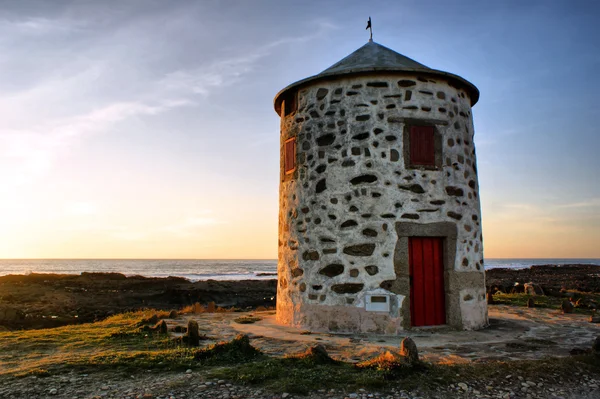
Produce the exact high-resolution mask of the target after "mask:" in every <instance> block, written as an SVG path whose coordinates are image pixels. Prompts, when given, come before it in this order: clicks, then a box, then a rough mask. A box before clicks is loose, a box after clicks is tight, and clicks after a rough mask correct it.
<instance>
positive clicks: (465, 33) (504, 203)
mask: <svg viewBox="0 0 600 399" xmlns="http://www.w3.org/2000/svg"><path fill="white" fill-rule="evenodd" d="M50 3H52V4H50ZM376 4H377V6H376V8H374V6H373V5H372V4H368V3H366V2H359V1H350V2H344V3H343V7H341V6H340V3H338V4H337V5H336V4H334V3H333V2H331V3H329V2H326V3H325V4H324V3H323V2H304V3H302V4H286V3H285V2H280V1H279V2H275V1H257V2H243V1H235V2H228V3H227V5H225V4H223V3H219V2H196V1H181V2H176V3H173V2H163V1H136V0H132V1H124V2H119V3H118V6H115V5H114V4H113V5H109V4H108V3H104V2H81V3H78V2H67V1H57V2H39V3H38V2H35V3H33V2H15V3H12V4H5V5H4V6H3V7H2V10H0V52H1V53H2V54H3V57H2V59H1V60H0V65H1V70H2V73H1V74H0V112H1V114H2V116H1V117H0V182H1V183H2V184H1V185H0V258H28V259H32V258H57V259H60V258H73V259H88V258H90V259H91V258H93V259H100V258H105V259H125V258H135V259H138V258H147V259H274V258H276V257H277V245H278V243H277V215H278V184H279V117H278V116H277V114H276V113H275V111H274V110H273V105H272V101H273V97H274V96H275V94H276V93H277V92H278V91H279V90H280V89H282V88H283V87H285V86H287V85H288V84H290V83H292V82H295V81H297V80H300V79H303V78H306V77H308V76H311V75H314V74H317V73H319V72H320V71H322V70H323V69H325V68H327V67H329V66H330V65H332V64H334V63H335V62H337V61H339V60H340V59H342V58H343V57H345V56H346V55H348V54H349V53H351V52H352V51H354V50H355V49H357V48H358V47H360V46H362V45H363V44H364V43H365V42H366V41H367V40H368V33H365V30H364V25H365V23H366V20H367V18H368V16H369V15H370V16H371V17H372V19H373V33H374V40H375V41H376V42H378V43H381V44H382V45H384V46H386V47H389V48H391V49H393V50H395V51H398V52H400V53H402V54H404V55H406V56H408V57H410V58H413V59H415V60H417V61H419V62H421V63H423V64H425V65H427V66H429V67H432V68H435V69H439V70H444V71H449V72H451V73H455V74H457V75H460V76H463V77H464V78H466V79H468V80H469V81H471V82H473V83H474V84H475V85H476V86H477V87H478V88H479V90H480V91H481V99H480V101H479V102H478V103H477V104H476V105H475V106H474V107H473V115H474V122H475V144H476V147H477V158H478V169H479V184H480V194H481V200H482V211H483V217H482V222H483V238H484V241H483V242H484V254H485V257H486V258H600V177H599V176H598V173H599V172H600V156H598V150H599V148H600V134H598V133H599V132H598V127H597V121H596V119H597V118H596V116H597V114H598V110H597V105H596V104H597V100H596V98H595V95H596V94H597V93H598V89H599V88H600V78H599V76H598V73H597V70H598V67H600V55H599V54H600V40H598V37H600V32H599V30H598V27H597V22H596V20H595V16H597V15H598V11H599V10H600V6H598V5H597V4H595V3H592V2H582V3H576V4H570V3H569V2H567V1H552V2H546V1H539V2H528V4H521V3H519V2H506V3H502V4H489V3H486V4H482V3H481V2H475V1H472V2H466V1H465V2H461V3H459V4H458V5H457V4H454V5H450V4H447V3H446V2H433V1H432V2H428V3H427V4H424V3H422V2H415V1H390V2H377V3H376ZM432 9H435V12H432ZM316 10H318V13H317V12H316ZM450 21H452V22H450Z"/></svg>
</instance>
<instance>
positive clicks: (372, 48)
mask: <svg viewBox="0 0 600 399" xmlns="http://www.w3.org/2000/svg"><path fill="white" fill-rule="evenodd" d="M363 68H369V69H373V68H383V69H394V70H397V69H410V70H411V71H412V70H415V69H430V68H428V67H426V66H425V65H423V64H420V63H418V62H417V61H415V60H413V59H410V58H408V57H406V56H404V55H402V54H399V53H397V52H395V51H394V50H390V49H389V48H387V47H385V46H382V45H381V44H379V43H375V42H373V41H369V42H368V43H367V44H365V45H364V46H362V47H361V48H359V49H358V50H356V51H355V52H353V53H352V54H350V55H349V56H347V57H346V58H344V59H342V60H341V61H339V62H336V63H335V64H333V65H332V66H330V67H329V68H327V69H326V70H324V71H323V72H321V73H320V74H319V75H329V74H335V73H346V72H348V71H353V70H357V69H363ZM319 75H317V76H319Z"/></svg>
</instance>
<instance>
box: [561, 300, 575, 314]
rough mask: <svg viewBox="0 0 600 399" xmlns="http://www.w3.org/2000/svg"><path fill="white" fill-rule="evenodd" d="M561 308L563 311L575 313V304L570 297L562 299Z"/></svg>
mask: <svg viewBox="0 0 600 399" xmlns="http://www.w3.org/2000/svg"><path fill="white" fill-rule="evenodd" d="M560 308H561V309H562V312H563V313H573V304H572V303H571V301H570V300H568V299H565V300H563V301H562V303H561V305H560Z"/></svg>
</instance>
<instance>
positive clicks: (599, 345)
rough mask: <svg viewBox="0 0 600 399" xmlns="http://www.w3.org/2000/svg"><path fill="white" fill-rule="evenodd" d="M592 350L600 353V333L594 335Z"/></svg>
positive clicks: (597, 353)
mask: <svg viewBox="0 0 600 399" xmlns="http://www.w3.org/2000/svg"><path fill="white" fill-rule="evenodd" d="M592 352H594V353H595V354H596V355H600V335H599V336H597V337H596V339H595V340H594V343H593V344H592Z"/></svg>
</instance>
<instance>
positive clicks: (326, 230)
mask: <svg viewBox="0 0 600 399" xmlns="http://www.w3.org/2000/svg"><path fill="white" fill-rule="evenodd" d="M478 98H479V91H478V90H477V88H476V87H475V86H474V85H473V84H471V83H470V82H468V81H466V80H465V79H463V78H461V77H460V76H457V75H454V74H451V73H448V72H442V71H438V70H435V69H431V68H428V67H426V66H425V65H422V64H420V63H418V62H416V61H414V60H412V59H410V58H408V57H405V56H403V55H401V54H398V53H396V52H394V51H392V50H390V49H388V48H386V47H384V46H381V45H379V44H377V43H375V42H373V41H369V42H368V43H367V44H365V45H364V46H362V47H361V48H359V49H358V50H356V51H355V52H354V53H352V54H350V55H349V56H347V57H346V58H344V59H343V60H341V61H339V62H338V63H336V64H334V65H333V66H331V67H330V68H328V69H326V70H324V71H323V72H321V73H320V74H318V75H315V76H312V77H309V78H307V79H303V80H300V81H298V82H296V83H293V84H291V85H289V86H288V87H286V88H285V89H283V90H281V91H280V92H279V93H278V94H277V96H276V97H275V110H276V112H277V113H278V114H279V115H280V116H281V173H280V190H279V261H278V274H279V284H278V290H277V320H278V322H280V323H283V324H288V325H292V326H297V327H301V328H306V329H311V330H321V331H355V332H374V333H386V334H396V333H398V332H399V331H401V330H403V329H407V328H413V327H419V326H429V325H448V326H451V327H454V328H459V329H476V328H481V327H483V326H485V325H486V324H487V305H486V301H485V280H484V269H483V245H482V234H481V212H480V205H479V194H478V182H477V167H476V161H475V147H474V144H473V133H474V131H473V118H472V115H471V107H472V106H473V105H474V104H475V103H476V102H477V100H478Z"/></svg>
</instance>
